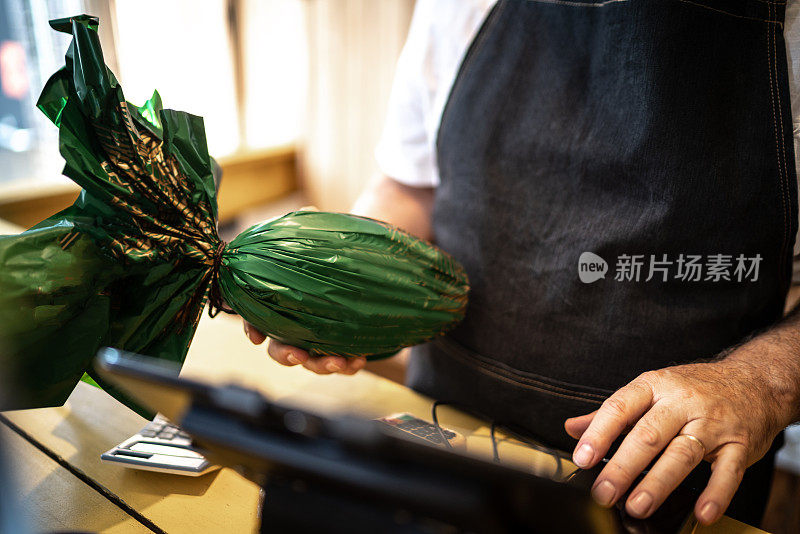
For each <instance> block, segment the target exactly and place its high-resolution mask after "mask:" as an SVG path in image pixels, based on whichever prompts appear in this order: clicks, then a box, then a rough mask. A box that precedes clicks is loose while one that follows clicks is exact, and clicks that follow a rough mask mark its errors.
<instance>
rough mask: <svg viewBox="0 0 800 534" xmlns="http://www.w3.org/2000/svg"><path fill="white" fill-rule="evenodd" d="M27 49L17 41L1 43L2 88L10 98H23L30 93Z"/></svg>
mask: <svg viewBox="0 0 800 534" xmlns="http://www.w3.org/2000/svg"><path fill="white" fill-rule="evenodd" d="M29 87H30V84H29V82H28V70H27V69H26V68H25V49H24V48H23V47H22V44H20V43H19V42H17V41H3V42H2V43H0V90H2V91H3V94H4V95H5V96H7V97H8V98H14V99H16V100H22V99H23V98H24V97H25V95H26V94H28V88H29Z"/></svg>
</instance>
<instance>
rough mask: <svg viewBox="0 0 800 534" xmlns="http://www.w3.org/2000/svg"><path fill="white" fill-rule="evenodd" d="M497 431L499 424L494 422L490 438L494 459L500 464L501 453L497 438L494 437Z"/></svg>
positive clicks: (490, 430)
mask: <svg viewBox="0 0 800 534" xmlns="http://www.w3.org/2000/svg"><path fill="white" fill-rule="evenodd" d="M496 429H497V422H496V421H492V428H491V429H489V436H490V437H491V438H492V459H493V460H494V461H495V462H499V461H500V453H498V452H497V436H495V435H494V432H495V430H496Z"/></svg>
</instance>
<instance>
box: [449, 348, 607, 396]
mask: <svg viewBox="0 0 800 534" xmlns="http://www.w3.org/2000/svg"><path fill="white" fill-rule="evenodd" d="M445 354H448V355H449V356H450V357H452V358H456V359H459V360H461V361H462V363H465V364H467V365H468V366H470V367H472V368H473V369H475V370H477V371H478V372H480V373H483V374H486V375H489V376H493V377H495V378H497V379H499V380H502V381H503V382H507V383H509V384H511V385H514V386H517V387H522V388H526V389H532V390H535V391H539V392H541V393H545V394H547V395H554V396H556V397H563V398H566V399H573V400H579V401H583V402H591V403H593V404H603V401H604V400H605V397H599V396H598V397H599V399H592V398H588V397H584V396H583V395H582V394H581V393H580V392H577V391H575V392H572V393H574V394H573V395H571V394H569V393H559V392H557V391H553V390H551V389H549V388H545V387H539V386H537V385H534V384H528V383H525V382H521V381H519V380H517V379H515V378H512V377H509V376H506V375H503V374H502V373H499V372H497V371H496V370H495V369H491V368H489V367H488V366H484V365H477V366H476V365H471V362H469V361H465V360H464V358H462V357H461V355H458V356H456V355H454V354H451V353H449V352H445ZM564 391H569V390H564Z"/></svg>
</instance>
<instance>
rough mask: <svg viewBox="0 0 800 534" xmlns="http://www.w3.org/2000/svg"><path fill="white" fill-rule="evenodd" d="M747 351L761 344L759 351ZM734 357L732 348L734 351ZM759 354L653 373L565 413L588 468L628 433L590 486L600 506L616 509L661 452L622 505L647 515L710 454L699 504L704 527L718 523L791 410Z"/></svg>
mask: <svg viewBox="0 0 800 534" xmlns="http://www.w3.org/2000/svg"><path fill="white" fill-rule="evenodd" d="M745 347H747V345H745V346H744V347H742V348H740V349H739V351H742V350H749V351H751V350H755V349H753V348H750V347H748V348H745ZM734 354H735V353H734ZM755 361H758V358H750V359H748V358H741V357H739V358H731V357H728V358H726V359H724V360H719V361H716V362H710V363H694V364H688V365H679V366H675V367H668V368H666V369H661V370H658V371H650V372H647V373H644V374H642V375H640V376H639V377H638V378H636V379H635V380H633V381H632V382H631V383H630V384H628V385H627V386H625V387H623V388H622V389H620V390H618V391H617V392H616V393H614V394H613V395H612V396H611V397H609V398H608V399H606V401H605V402H604V403H603V405H602V406H601V407H600V409H599V410H596V411H595V412H592V413H590V414H587V415H584V416H581V417H574V418H571V419H568V420H567V421H566V424H565V428H566V430H567V432H568V433H569V434H570V435H571V436H572V437H574V438H576V439H579V442H578V445H577V446H576V447H575V452H574V454H573V459H574V461H575V463H576V464H577V465H578V466H579V467H582V468H589V467H592V466H594V465H596V464H597V463H598V462H600V461H601V460H602V459H603V457H604V456H605V454H606V453H607V452H608V450H609V448H610V446H611V444H612V443H613V442H614V441H615V440H616V439H617V437H619V436H620V435H621V434H623V433H624V432H626V431H628V430H630V431H629V432H628V435H627V436H626V437H625V439H624V440H623V441H622V444H621V445H620V447H619V449H618V450H617V452H616V453H615V454H614V455H613V457H612V458H611V459H610V460H609V461H608V463H607V465H606V466H605V468H604V469H603V470H602V472H601V473H600V475H599V476H598V477H597V480H596V481H595V483H594V486H593V487H592V494H593V496H594V498H595V500H596V501H597V502H599V503H600V504H601V505H604V506H611V505H613V504H614V503H615V502H616V501H617V500H618V499H619V498H620V496H622V495H623V494H624V493H625V492H626V491H627V489H628V488H629V487H630V485H631V483H632V482H633V480H634V479H635V478H636V477H637V476H638V475H639V474H640V473H641V472H642V471H643V470H644V469H645V468H646V467H647V466H648V465H649V464H650V463H651V462H652V461H653V460H654V459H655V458H656V457H657V456H659V455H660V457H659V459H658V461H656V462H655V464H654V465H653V466H652V467H651V468H650V471H649V472H648V473H647V474H646V475H645V476H644V478H643V479H642V481H641V482H640V483H639V484H638V485H637V486H636V488H635V489H634V490H633V491H632V492H631V494H630V496H629V498H628V500H627V501H626V503H625V507H626V510H627V511H628V513H629V514H631V515H632V516H634V517H640V518H643V517H648V516H649V515H650V514H652V513H653V512H654V511H655V510H656V509H657V508H658V507H659V506H660V505H661V504H662V503H663V502H664V500H665V499H666V498H667V496H668V495H669V494H670V493H671V492H672V491H673V490H674V489H675V488H676V487H677V486H678V484H679V483H680V482H681V481H682V480H683V479H684V478H685V477H686V476H687V475H688V474H689V473H690V472H691V471H692V470H693V469H694V468H695V467H696V466H697V465H698V464H699V463H700V462H701V461H703V460H706V461H708V462H710V463H711V469H712V475H711V478H710V479H709V482H708V485H707V487H706V488H705V490H704V491H703V492H702V494H701V495H700V497H699V499H698V500H697V503H696V505H695V515H696V516H697V518H698V519H699V520H700V521H701V522H702V523H704V524H710V523H713V522H714V521H716V520H717V519H719V518H720V517H721V516H722V514H723V513H724V512H725V510H726V508H727V507H728V504H730V501H731V498H732V497H733V495H734V493H735V492H736V489H737V488H738V486H739V484H740V482H741V480H742V475H743V474H744V471H745V469H746V468H747V467H748V466H750V465H751V464H753V463H754V462H755V461H757V460H758V459H760V458H761V457H762V456H763V455H764V454H765V453H766V452H767V450H769V447H770V444H771V443H772V441H773V439H774V438H775V436H777V434H778V433H779V432H780V431H781V430H782V429H783V428H784V427H785V426H786V425H788V424H789V423H791V416H789V410H787V409H786V407H785V406H781V404H782V403H783V400H784V399H783V398H781V397H780V395H778V394H777V392H776V391H775V390H774V388H773V386H772V384H773V381H772V380H771V379H770V377H769V376H768V373H769V372H770V370H769V369H765V368H764V367H765V366H764V365H758V364H756V363H754V362H755Z"/></svg>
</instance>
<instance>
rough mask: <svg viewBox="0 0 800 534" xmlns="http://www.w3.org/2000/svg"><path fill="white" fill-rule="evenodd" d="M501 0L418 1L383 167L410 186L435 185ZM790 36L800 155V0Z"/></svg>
mask: <svg viewBox="0 0 800 534" xmlns="http://www.w3.org/2000/svg"><path fill="white" fill-rule="evenodd" d="M495 2H496V0H418V1H417V7H416V9H415V11H414V17H413V19H412V21H411V28H410V30H409V32H408V39H407V40H406V44H405V46H404V48H403V51H402V53H401V54H400V59H399V60H398V63H397V70H396V73H395V80H394V85H393V86H392V92H391V95H390V97H389V106H388V110H387V115H386V124H385V126H384V130H383V134H382V137H381V139H380V142H379V143H378V146H377V148H376V151H375V152H376V158H377V160H378V167H379V168H380V170H381V172H383V173H384V174H385V175H387V176H390V177H392V178H394V179H396V180H397V181H399V182H402V183H404V184H407V185H412V186H417V187H435V186H436V185H438V183H439V173H438V170H437V167H436V136H437V133H438V130H439V121H440V119H441V116H442V111H443V110H444V105H445V102H446V101H447V97H448V95H449V93H450V88H451V86H452V85H453V82H454V81H455V77H456V75H457V72H458V68H459V66H460V65H461V60H462V58H463V57H464V54H465V53H466V51H467V48H468V47H469V45H470V43H471V42H472V39H473V38H474V37H475V34H476V33H477V32H478V29H479V28H480V25H481V23H482V22H483V20H484V18H485V17H486V15H487V14H488V12H489V10H490V9H491V7H492V6H493V5H494V4H495ZM783 33H784V39H785V41H786V53H787V58H788V66H789V86H790V96H791V106H792V110H793V111H792V118H793V121H792V122H793V132H794V144H795V156H796V157H797V155H798V154H800V144H799V143H798V141H799V140H800V0H788V4H787V7H786V21H785V24H784V32H783Z"/></svg>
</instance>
